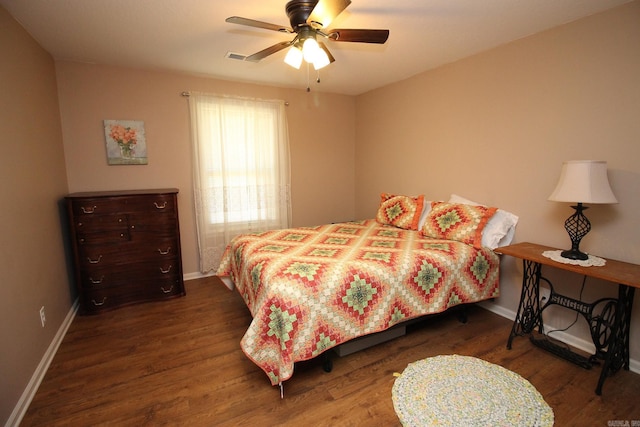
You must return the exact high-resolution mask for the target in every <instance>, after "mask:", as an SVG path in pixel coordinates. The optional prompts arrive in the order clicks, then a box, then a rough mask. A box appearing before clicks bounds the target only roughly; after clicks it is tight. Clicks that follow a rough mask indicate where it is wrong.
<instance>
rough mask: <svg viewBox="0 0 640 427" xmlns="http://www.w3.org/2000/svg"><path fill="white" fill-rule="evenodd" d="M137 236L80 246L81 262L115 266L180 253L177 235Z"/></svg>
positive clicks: (155, 259) (153, 259) (161, 258)
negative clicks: (148, 238) (113, 242)
mask: <svg viewBox="0 0 640 427" xmlns="http://www.w3.org/2000/svg"><path fill="white" fill-rule="evenodd" d="M139 237H140V236H135V235H134V237H133V238H132V240H131V241H126V242H125V241H122V242H119V243H118V244H110V245H106V244H94V245H91V244H85V245H79V246H78V253H79V257H78V258H79V259H78V261H79V263H80V265H81V266H82V267H83V268H84V267H86V266H88V265H93V266H105V265H106V266H114V265H121V264H129V263H132V262H142V261H151V262H158V261H162V260H164V259H167V258H171V259H174V258H175V257H176V256H177V255H178V254H179V253H180V248H179V242H178V240H177V239H176V238H175V237H163V238H160V237H159V236H154V238H153V239H150V240H151V241H148V240H144V241H143V240H141V239H139Z"/></svg>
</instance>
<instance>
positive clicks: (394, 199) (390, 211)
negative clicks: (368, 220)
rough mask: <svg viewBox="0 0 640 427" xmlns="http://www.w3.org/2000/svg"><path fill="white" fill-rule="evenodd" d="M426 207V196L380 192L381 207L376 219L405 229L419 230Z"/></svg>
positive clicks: (381, 222)
mask: <svg viewBox="0 0 640 427" xmlns="http://www.w3.org/2000/svg"><path fill="white" fill-rule="evenodd" d="M423 207H424V196H422V195H421V196H417V197H410V196H401V195H395V194H387V193H382V194H380V207H379V208H378V213H377V215H376V221H378V222H379V223H380V224H387V225H393V226H394V227H398V228H404V229H405V230H417V229H418V222H419V221H420V214H421V213H422V208H423Z"/></svg>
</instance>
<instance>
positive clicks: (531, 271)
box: [507, 260, 542, 350]
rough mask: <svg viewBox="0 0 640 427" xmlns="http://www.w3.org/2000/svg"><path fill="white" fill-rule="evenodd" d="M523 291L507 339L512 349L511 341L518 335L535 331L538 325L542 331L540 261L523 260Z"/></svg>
mask: <svg viewBox="0 0 640 427" xmlns="http://www.w3.org/2000/svg"><path fill="white" fill-rule="evenodd" d="M522 263H523V269H524V271H523V273H522V293H521V294H520V304H519V305H518V312H517V314H516V318H515V320H514V321H513V327H512V328H511V333H510V334H509V340H508V341H507V349H509V350H511V343H512V341H513V338H514V337H515V336H516V335H525V334H530V333H531V332H533V330H534V329H535V327H536V326H537V327H538V329H539V331H540V333H542V313H541V312H540V276H541V273H540V272H541V268H542V265H541V264H540V263H537V262H534V261H529V260H523V261H522Z"/></svg>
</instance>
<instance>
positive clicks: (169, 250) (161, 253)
mask: <svg viewBox="0 0 640 427" xmlns="http://www.w3.org/2000/svg"><path fill="white" fill-rule="evenodd" d="M158 252H160V255H167V254H168V253H169V252H171V246H169V247H168V248H167V250H166V251H163V250H162V249H160V248H158Z"/></svg>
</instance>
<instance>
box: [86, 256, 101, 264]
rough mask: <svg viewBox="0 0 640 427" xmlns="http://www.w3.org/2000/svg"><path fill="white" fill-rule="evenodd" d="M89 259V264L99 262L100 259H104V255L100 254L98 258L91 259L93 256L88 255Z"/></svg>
mask: <svg viewBox="0 0 640 427" xmlns="http://www.w3.org/2000/svg"><path fill="white" fill-rule="evenodd" d="M87 261H89V264H97V263H99V262H100V261H102V255H100V256H99V257H98V259H91V258H89V257H87Z"/></svg>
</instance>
